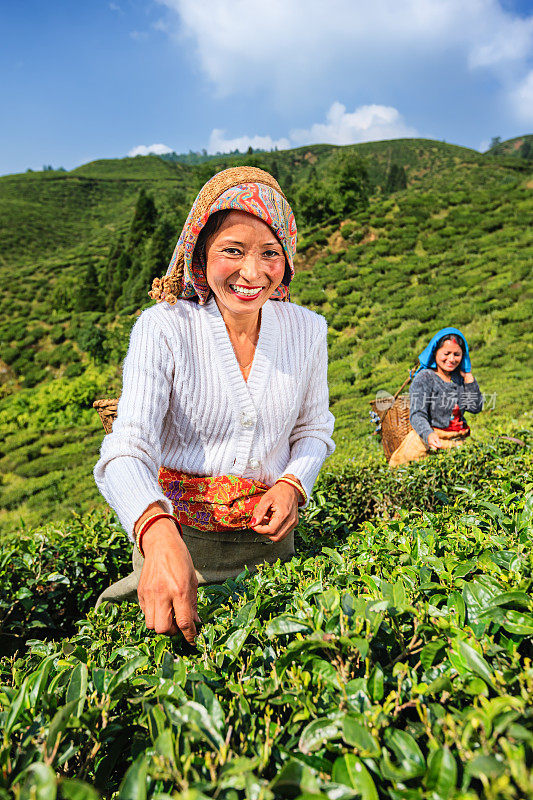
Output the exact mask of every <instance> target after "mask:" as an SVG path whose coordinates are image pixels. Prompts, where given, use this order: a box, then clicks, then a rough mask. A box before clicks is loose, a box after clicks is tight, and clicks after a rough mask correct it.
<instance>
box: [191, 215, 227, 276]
mask: <svg viewBox="0 0 533 800" xmlns="http://www.w3.org/2000/svg"><path fill="white" fill-rule="evenodd" d="M229 214H231V208H226V209H223V210H222V211H215V213H214V214H211V216H210V217H209V218H208V220H207V222H206V223H205V225H204V227H203V228H202V230H201V231H200V234H199V236H198V239H197V241H196V245H195V248H194V255H193V260H194V259H198V260H199V261H200V263H201V264H203V265H204V266H205V265H206V264H207V242H208V240H209V239H210V237H211V236H214V235H215V233H216V232H217V231H219V230H220V228H221V227H222V225H223V224H224V222H225V221H226V219H227V218H228V215H229Z"/></svg>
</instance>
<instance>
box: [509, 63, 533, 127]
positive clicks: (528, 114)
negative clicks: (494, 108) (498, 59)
mask: <svg viewBox="0 0 533 800" xmlns="http://www.w3.org/2000/svg"><path fill="white" fill-rule="evenodd" d="M510 101H511V106H512V108H513V111H514V113H515V115H516V117H517V118H518V119H519V120H521V121H522V122H524V123H525V124H526V125H533V70H531V72H529V74H528V75H526V77H525V78H524V79H523V80H522V81H521V82H520V83H519V84H518V86H516V88H515V89H514V90H512V91H511V93H510Z"/></svg>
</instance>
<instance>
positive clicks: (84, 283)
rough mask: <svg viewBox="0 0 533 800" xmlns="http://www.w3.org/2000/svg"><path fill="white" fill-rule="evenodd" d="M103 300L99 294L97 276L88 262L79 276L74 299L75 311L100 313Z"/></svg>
mask: <svg viewBox="0 0 533 800" xmlns="http://www.w3.org/2000/svg"><path fill="white" fill-rule="evenodd" d="M103 308H104V298H103V297H102V294H101V292H100V287H99V283H98V275H97V272H96V268H95V266H94V263H93V262H92V261H90V262H89V263H88V264H87V266H86V268H85V271H84V273H83V275H82V276H81V280H80V282H79V286H78V293H77V297H76V311H82V312H83V311H102V310H103Z"/></svg>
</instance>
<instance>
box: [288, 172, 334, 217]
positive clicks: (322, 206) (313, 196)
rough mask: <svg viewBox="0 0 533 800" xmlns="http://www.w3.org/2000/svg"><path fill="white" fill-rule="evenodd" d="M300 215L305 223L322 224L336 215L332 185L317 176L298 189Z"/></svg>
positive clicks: (297, 203) (297, 197) (297, 199)
mask: <svg viewBox="0 0 533 800" xmlns="http://www.w3.org/2000/svg"><path fill="white" fill-rule="evenodd" d="M296 207H297V211H298V216H299V218H300V219H301V220H302V222H303V223H304V224H305V225H310V226H312V225H320V224H321V223H323V222H325V221H326V220H327V219H329V218H330V217H332V216H335V198H334V195H333V193H332V191H331V189H330V187H329V186H328V185H327V184H326V183H325V182H324V181H320V182H319V181H318V180H317V178H316V176H315V177H312V178H311V179H310V180H309V181H307V182H306V183H304V185H303V186H302V187H301V188H300V189H299V190H298V192H297V195H296Z"/></svg>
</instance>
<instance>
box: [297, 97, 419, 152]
mask: <svg viewBox="0 0 533 800" xmlns="http://www.w3.org/2000/svg"><path fill="white" fill-rule="evenodd" d="M412 136H418V131H417V130H416V129H415V128H412V127H410V126H409V125H406V124H405V122H404V120H403V118H402V116H401V114H400V112H399V111H398V110H397V109H396V108H393V107H392V106H379V105H369V106H359V108H356V109H355V111H352V112H347V111H346V106H344V105H343V104H342V103H339V102H335V103H333V104H332V106H331V108H330V109H329V111H328V113H327V115H326V121H325V122H315V124H314V125H311V127H310V128H308V129H306V130H294V131H291V139H292V141H293V142H294V145H295V146H297V145H302V144H317V143H329V144H356V143H358V142H376V141H380V140H382V139H403V138H406V137H412Z"/></svg>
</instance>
